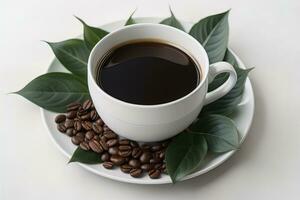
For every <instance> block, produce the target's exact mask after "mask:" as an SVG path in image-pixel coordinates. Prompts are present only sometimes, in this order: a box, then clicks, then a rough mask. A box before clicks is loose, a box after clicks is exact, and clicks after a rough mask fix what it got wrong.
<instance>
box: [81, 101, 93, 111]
mask: <svg viewBox="0 0 300 200" xmlns="http://www.w3.org/2000/svg"><path fill="white" fill-rule="evenodd" d="M92 104H93V102H92V100H90V99H88V100H85V101H84V102H83V104H82V108H83V109H84V110H89V109H90V108H91V107H92Z"/></svg>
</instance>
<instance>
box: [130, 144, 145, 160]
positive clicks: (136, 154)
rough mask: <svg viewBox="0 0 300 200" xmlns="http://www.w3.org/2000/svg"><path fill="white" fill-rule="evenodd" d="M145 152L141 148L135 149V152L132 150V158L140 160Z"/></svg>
mask: <svg viewBox="0 0 300 200" xmlns="http://www.w3.org/2000/svg"><path fill="white" fill-rule="evenodd" d="M142 153H143V151H142V150H141V149H140V148H139V147H135V148H134V149H133V150H132V157H134V158H138V157H140V156H141V155H142Z"/></svg>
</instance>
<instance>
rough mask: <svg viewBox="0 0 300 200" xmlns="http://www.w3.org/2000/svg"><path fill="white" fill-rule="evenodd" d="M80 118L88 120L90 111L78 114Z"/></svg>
mask: <svg viewBox="0 0 300 200" xmlns="http://www.w3.org/2000/svg"><path fill="white" fill-rule="evenodd" d="M80 119H81V120H89V119H90V113H87V114H84V115H81V116H80Z"/></svg>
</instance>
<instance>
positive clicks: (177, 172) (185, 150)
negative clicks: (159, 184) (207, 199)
mask: <svg viewBox="0 0 300 200" xmlns="http://www.w3.org/2000/svg"><path fill="white" fill-rule="evenodd" d="M206 153H207V143H206V140H205V138H204V137H203V136H202V135H199V134H190V133H187V132H183V133H181V134H179V135H177V136H176V137H175V138H173V139H172V141H171V143H170V144H169V146H168V148H167V150H166V165H167V171H168V174H169V175H170V177H171V179H172V181H173V183H175V182H176V181H178V180H180V179H181V178H183V177H184V176H186V175H188V174H190V173H191V172H193V171H194V170H195V169H196V168H197V167H199V165H200V164H201V161H202V160H203V159H204V157H205V156H206Z"/></svg>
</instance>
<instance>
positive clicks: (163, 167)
mask: <svg viewBox="0 0 300 200" xmlns="http://www.w3.org/2000/svg"><path fill="white" fill-rule="evenodd" d="M160 169H161V171H162V172H164V171H165V170H166V163H163V164H162V166H161V168H160Z"/></svg>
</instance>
